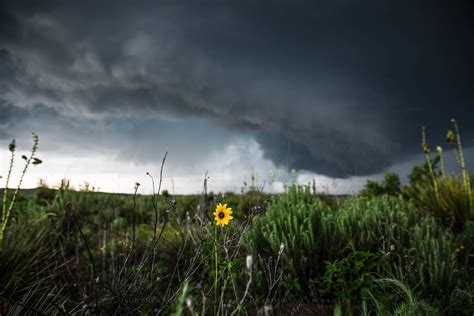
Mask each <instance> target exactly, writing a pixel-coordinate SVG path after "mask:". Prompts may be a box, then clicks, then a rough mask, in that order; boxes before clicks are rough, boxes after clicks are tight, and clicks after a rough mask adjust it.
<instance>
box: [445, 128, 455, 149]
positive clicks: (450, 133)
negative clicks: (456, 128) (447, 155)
mask: <svg viewBox="0 0 474 316" xmlns="http://www.w3.org/2000/svg"><path fill="white" fill-rule="evenodd" d="M446 141H447V142H448V143H449V144H450V145H454V142H455V141H456V135H455V134H454V132H453V131H452V130H448V133H447V134H446Z"/></svg>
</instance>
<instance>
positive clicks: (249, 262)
mask: <svg viewBox="0 0 474 316" xmlns="http://www.w3.org/2000/svg"><path fill="white" fill-rule="evenodd" d="M245 264H246V266H247V270H249V271H251V270H252V266H253V257H252V255H247V258H246V260H245Z"/></svg>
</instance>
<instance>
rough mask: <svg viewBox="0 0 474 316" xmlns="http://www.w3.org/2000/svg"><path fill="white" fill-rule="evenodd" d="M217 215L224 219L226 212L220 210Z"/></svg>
mask: <svg viewBox="0 0 474 316" xmlns="http://www.w3.org/2000/svg"><path fill="white" fill-rule="evenodd" d="M217 216H218V217H219V219H223V218H224V216H225V215H224V212H219V214H217Z"/></svg>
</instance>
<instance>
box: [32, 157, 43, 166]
mask: <svg viewBox="0 0 474 316" xmlns="http://www.w3.org/2000/svg"><path fill="white" fill-rule="evenodd" d="M42 162H43V160H41V159H38V158H33V162H32V164H33V165H39V164H40V163H42Z"/></svg>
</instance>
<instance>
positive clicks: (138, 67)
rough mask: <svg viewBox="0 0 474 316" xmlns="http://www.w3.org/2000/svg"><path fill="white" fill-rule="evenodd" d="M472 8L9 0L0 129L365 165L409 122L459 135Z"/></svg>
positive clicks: (1, 54)
mask: <svg viewBox="0 0 474 316" xmlns="http://www.w3.org/2000/svg"><path fill="white" fill-rule="evenodd" d="M472 12H473V11H472V5H471V4H469V2H461V1H460V2H457V3H456V4H452V6H451V7H447V8H446V7H444V6H441V5H440V2H437V1H429V2H425V1H417V2H412V1H400V2H397V3H391V4H383V5H382V4H381V3H380V2H378V1H369V2H366V3H364V4H363V5H361V4H357V3H356V2H353V1H335V2H331V4H329V3H323V2H321V3H314V2H310V1H274V2H266V1H262V2H255V1H241V2H240V1H239V2H238V3H236V2H231V1H210V2H206V3H205V4H204V3H200V4H190V3H189V2H184V1H183V2H181V1H173V2H169V1H138V2H126V1H114V2H101V4H98V3H97V2H94V1H81V2H60V1H52V0H50V1H42V2H41V3H35V4H34V5H32V4H31V3H28V2H24V1H15V2H14V3H13V2H12V3H10V4H9V5H5V6H4V7H3V8H2V10H1V13H0V18H1V19H0V21H1V22H0V40H1V42H0V107H1V108H2V114H1V117H0V137H1V138H6V137H11V135H10V134H9V132H8V131H10V133H11V131H15V130H20V126H19V123H18V122H20V121H21V118H20V117H23V122H24V124H28V126H34V123H33V122H34V120H35V117H36V116H37V115H39V116H40V117H42V119H39V118H36V120H37V122H41V125H45V124H46V125H47V124H53V126H56V127H58V126H69V125H72V126H73V127H72V128H70V129H69V130H67V129H66V130H64V131H63V133H64V134H63V135H62V136H63V137H59V136H57V138H58V139H57V142H56V143H57V144H58V143H61V142H67V139H74V137H75V136H74V135H73V133H76V135H77V134H79V135H80V136H81V137H77V136H76V137H77V138H78V139H77V142H73V143H76V144H77V143H81V141H82V142H84V143H86V142H88V141H90V140H91V141H97V142H99V143H100V146H99V145H97V146H96V147H105V149H104V150H111V151H113V150H116V149H117V148H121V149H119V150H118V152H119V154H117V158H118V159H124V160H133V161H143V162H148V161H151V160H152V159H155V158H156V156H157V154H158V152H161V151H158V150H156V149H154V148H156V147H155V146H153V145H152V144H153V143H155V142H157V143H160V142H161V144H166V146H167V147H171V148H173V149H174V150H175V152H176V153H177V154H178V155H187V157H188V158H190V156H193V155H195V156H201V157H202V156H204V155H205V154H204V153H205V152H207V151H208V150H209V149H210V148H213V146H212V145H203V146H200V145H199V144H204V143H206V144H208V143H209V141H211V143H213V144H217V145H218V146H221V147H222V146H225V144H226V143H229V142H231V141H235V140H236V139H238V138H239V137H247V138H252V139H255V140H256V141H257V142H258V144H259V146H260V148H261V150H262V152H263V158H264V159H268V160H270V161H272V162H273V163H274V164H275V165H277V166H283V167H285V166H286V167H288V168H296V169H299V170H300V169H302V170H307V171H311V172H315V173H318V174H323V175H327V176H332V177H349V176H351V175H354V174H358V175H369V174H375V173H379V172H382V171H384V170H387V168H389V167H390V166H392V165H393V164H395V163H396V162H399V161H405V160H409V159H410V158H412V157H413V156H414V155H415V154H416V153H417V152H419V143H420V131H421V127H422V126H423V125H426V126H427V128H428V132H429V136H431V135H433V136H432V137H431V138H430V140H431V141H432V142H433V144H435V143H440V142H441V141H442V137H443V134H444V132H445V130H446V128H448V127H450V122H449V120H450V119H451V118H452V117H455V118H457V119H458V121H459V123H460V125H461V128H462V133H463V136H464V139H465V140H466V141H465V145H467V146H471V145H472V138H473V136H474V128H472V127H471V126H472V125H471V124H470V122H471V121H472V119H474V111H472V107H473V106H474V90H473V89H472V82H474V63H473V59H472V56H474V44H473V43H474V41H473V29H472V23H471V24H470V23H469V21H470V16H471V15H472ZM40 113H46V114H40ZM41 115H43V116H41ZM28 117H29V119H27V118H28ZM15 122H17V123H15ZM144 122H146V124H144ZM173 122H174V123H173ZM188 122H189V123H188ZM154 124H156V126H154ZM160 126H161V127H166V130H164V129H163V128H162V129H160ZM24 127H25V126H22V128H24ZM99 131H100V133H102V134H103V135H104V141H103V142H101V141H100V140H97V139H96V138H95V137H94V135H97V133H99ZM126 131H127V132H126ZM166 131H169V132H166ZM173 131H178V132H177V136H176V135H174V134H175V132H173ZM224 131H225V132H224ZM214 133H218V134H219V135H217V136H212V135H213V134H214ZM50 134H51V135H53V134H54V131H53V130H51V131H50ZM117 134H118V135H120V137H115V136H114V135H117ZM185 134H186V135H193V136H192V137H191V139H192V141H191V142H190V141H188V138H187V137H185V136H183V137H181V136H179V135H185ZM66 135H67V136H66ZM105 135H107V136H105ZM175 136H176V137H175ZM52 137H53V136H52ZM163 137H167V138H170V139H173V138H174V140H173V142H170V141H166V142H165V141H163V140H162V138H163ZM124 139H128V141H125V142H124ZM160 139H161V140H160ZM127 144H130V146H134V145H135V146H140V147H139V148H135V151H138V152H139V153H140V154H136V155H132V154H130V152H133V149H131V148H130V147H129V145H127ZM173 145H174V147H173ZM214 148H215V147H214ZM193 152H194V154H193Z"/></svg>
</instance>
